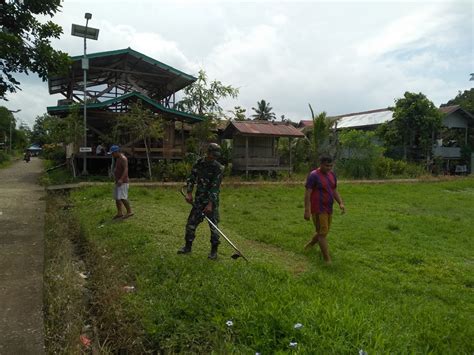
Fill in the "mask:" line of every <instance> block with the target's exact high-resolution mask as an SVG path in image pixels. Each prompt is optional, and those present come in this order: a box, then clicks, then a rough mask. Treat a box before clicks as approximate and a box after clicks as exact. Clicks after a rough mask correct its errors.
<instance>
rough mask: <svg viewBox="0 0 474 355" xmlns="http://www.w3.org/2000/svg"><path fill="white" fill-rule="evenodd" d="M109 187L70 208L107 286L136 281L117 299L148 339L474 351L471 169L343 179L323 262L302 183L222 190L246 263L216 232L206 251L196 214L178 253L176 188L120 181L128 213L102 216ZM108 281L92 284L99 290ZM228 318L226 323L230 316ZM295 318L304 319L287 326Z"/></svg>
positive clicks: (224, 211) (155, 345) (82, 196)
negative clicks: (370, 180) (431, 176)
mask: <svg viewBox="0 0 474 355" xmlns="http://www.w3.org/2000/svg"><path fill="white" fill-rule="evenodd" d="M111 188H112V186H110V187H104V186H102V187H94V188H88V189H84V190H80V191H76V192H74V193H73V195H72V198H73V200H74V204H75V208H74V213H75V214H76V215H77V216H78V217H79V219H80V221H81V224H82V226H83V229H84V234H85V236H86V238H87V240H88V241H89V242H90V244H91V245H93V246H94V248H96V250H97V251H98V252H97V256H96V258H98V259H101V260H105V261H106V262H107V265H108V268H109V269H111V270H112V274H113V275H115V277H116V279H117V286H116V289H117V288H118V289H120V287H122V286H124V285H134V286H136V290H137V291H136V292H134V293H125V292H122V293H119V294H118V296H116V297H117V300H116V304H118V305H119V306H120V307H122V308H123V309H125V310H126V314H127V317H131V318H132V320H133V321H134V322H137V321H138V324H140V325H141V327H142V328H143V329H142V330H141V333H140V334H141V337H142V340H143V343H144V344H146V347H147V348H149V349H161V350H164V351H165V352H191V353H210V352H213V353H216V354H222V353H231V352H233V353H248V354H254V353H255V352H261V353H262V354H278V353H288V352H292V351H293V352H300V353H305V354H328V353H334V354H344V353H348V354H355V353H357V352H358V351H359V349H364V350H365V351H367V352H368V353H369V354H375V353H377V354H381V353H422V354H426V353H434V354H438V353H439V354H441V353H449V354H472V352H473V351H474V346H473V342H472V339H474V330H473V324H474V322H473V321H474V319H473V314H474V306H473V304H474V289H473V287H474V276H473V275H474V272H473V271H474V267H473V265H474V264H473V263H474V257H473V250H474V245H473V244H474V242H473V236H474V233H473V231H474V219H473V217H472V216H473V215H474V180H473V179H463V180H456V181H452V182H439V183H416V184H383V185H348V184H342V185H341V186H340V192H341V194H342V196H343V198H344V200H345V204H346V208H347V214H346V215H340V214H338V213H336V214H335V215H334V218H333V226H332V229H331V232H330V235H329V243H330V251H331V254H332V256H333V264H332V265H330V266H327V265H325V264H324V263H323V262H322V260H321V258H320V255H319V251H317V250H316V249H314V250H311V251H310V252H307V253H305V252H303V251H302V249H303V246H304V244H305V243H306V242H307V241H308V240H309V239H310V238H311V235H312V233H313V227H312V225H311V223H310V222H306V221H305V220H304V219H303V203H302V199H303V193H304V189H303V187H294V186H293V187H287V186H264V187H240V188H231V187H226V188H224V189H223V190H222V194H221V210H220V212H221V219H222V221H221V224H220V227H221V228H222V230H223V231H224V232H225V233H226V234H227V235H228V236H229V237H230V238H231V239H232V240H233V241H234V242H235V243H236V244H237V245H238V246H239V247H240V248H241V249H242V251H243V252H244V253H245V255H246V256H247V257H248V258H249V259H250V263H248V264H247V263H246V262H245V261H244V260H242V259H239V260H237V261H234V260H232V259H230V258H229V257H228V256H230V255H231V254H232V250H231V249H230V248H229V247H228V246H227V245H226V244H225V243H224V241H223V243H222V244H221V248H220V254H219V260H218V261H217V262H211V261H208V260H207V258H206V256H207V252H208V250H209V235H208V234H209V232H208V227H207V226H206V225H204V224H202V225H201V226H200V228H199V229H198V237H197V240H196V242H195V247H194V249H193V253H192V254H191V255H187V256H178V255H176V250H177V249H178V248H179V247H180V246H181V245H182V243H183V232H184V226H185V222H186V217H187V214H188V212H189V206H188V205H186V204H185V203H184V202H183V200H182V198H181V197H180V195H179V194H178V192H177V191H176V190H174V189H143V188H141V189H139V188H134V187H133V186H132V187H131V190H130V196H131V203H132V206H133V208H134V210H135V214H136V215H135V216H134V217H133V218H131V219H128V220H125V221H121V222H117V223H111V222H110V218H111V217H112V216H113V215H114V213H115V207H114V202H113V201H112V199H111ZM108 287H109V286H108ZM106 294H107V290H102V296H101V297H107V296H106ZM99 303H100V300H99ZM99 307H100V305H99ZM102 312H103V314H109V315H110V314H112V313H114V312H115V313H116V311H114V312H112V311H110V312H108V311H107V310H106V309H103V310H102ZM119 313H120V312H119ZM120 314H122V313H120ZM122 317H123V314H122V315H120V317H119V318H120V319H114V317H113V316H109V318H107V321H108V322H109V323H108V325H107V326H106V327H104V328H106V329H104V330H103V333H102V337H103V338H104V337H108V340H109V341H110V346H111V347H112V348H113V344H112V343H113V341H114V334H115V333H114V322H118V323H122V324H123V322H124V320H123V319H122ZM104 319H105V318H104ZM99 320H100V319H99ZM227 320H232V321H233V322H234V325H233V326H232V327H231V328H229V327H227V326H226V321H227ZM295 323H302V324H303V328H302V329H300V330H295V329H294V328H293V327H294V324H295ZM290 341H296V342H298V346H297V348H296V349H293V350H292V349H290V348H289V346H288V345H289V342H290ZM120 346H121V347H122V348H123V347H124V346H125V347H127V345H124V344H123V342H122V343H121V345H120ZM132 347H133V346H132V344H130V348H132Z"/></svg>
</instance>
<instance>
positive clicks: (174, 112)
mask: <svg viewBox="0 0 474 355" xmlns="http://www.w3.org/2000/svg"><path fill="white" fill-rule="evenodd" d="M131 97H136V98H138V99H140V100H142V101H144V102H146V103H148V104H149V105H151V106H152V107H154V108H155V109H157V110H158V111H162V112H166V113H169V114H172V115H176V116H180V117H183V118H185V119H187V121H190V122H193V123H194V122H201V121H202V120H203V118H202V117H200V116H197V115H193V114H191V113H187V112H183V111H178V110H174V109H171V108H167V107H164V106H163V105H161V104H160V103H158V102H157V101H155V100H152V99H150V98H149V97H147V96H145V95H142V94H140V93H139V92H136V91H134V92H130V93H128V94H125V95H122V96H118V97H116V98H113V99H110V100H106V101H103V102H96V103H91V104H87V108H88V109H101V108H106V107H108V106H110V105H113V104H116V103H118V102H121V101H123V100H126V99H129V98H131ZM72 106H73V105H62V106H48V107H47V108H46V109H47V111H48V113H55V112H69V111H70V110H71V107H72ZM78 106H79V107H80V108H81V109H82V108H83V107H84V106H83V105H82V104H79V105H78Z"/></svg>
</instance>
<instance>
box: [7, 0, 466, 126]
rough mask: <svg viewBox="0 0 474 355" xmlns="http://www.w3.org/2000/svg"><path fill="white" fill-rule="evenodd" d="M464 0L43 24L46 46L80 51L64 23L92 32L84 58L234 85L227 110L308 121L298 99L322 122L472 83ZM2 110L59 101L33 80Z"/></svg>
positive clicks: (132, 15) (185, 0) (133, 9)
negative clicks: (129, 59) (138, 55)
mask: <svg viewBox="0 0 474 355" xmlns="http://www.w3.org/2000/svg"><path fill="white" fill-rule="evenodd" d="M473 4H474V3H473V2H471V1H411V2H408V1H391V2H388V1H366V2H360V1H344V2H335V1H270V0H261V1H237V0H228V1H222V0H221V1H198V0H174V1H156V0H155V1H148V0H147V1H144V0H139V1H138V0H100V1H99V0H80V1H76V0H65V1H64V2H63V8H62V11H61V13H58V14H57V15H56V16H55V17H54V18H53V20H54V21H55V22H56V23H58V24H60V25H61V26H63V29H64V34H63V36H62V37H61V39H60V40H55V41H54V42H53V44H54V46H55V47H56V48H57V49H60V50H62V51H65V52H68V53H69V54H70V55H80V54H82V50H83V49H82V40H81V39H80V38H78V37H72V36H71V35H70V31H71V24H72V23H78V24H82V25H84V24H85V19H84V13H85V12H90V13H92V16H93V17H92V20H91V21H90V22H89V26H91V27H96V28H99V29H100V34H99V40H98V41H88V52H89V53H91V52H100V51H108V50H114V49H122V48H126V47H131V48H133V49H134V50H137V51H139V52H142V53H144V54H146V55H148V56H151V57H153V58H155V59H157V60H159V61H161V62H164V63H166V64H168V65H171V66H173V67H175V68H177V69H180V70H182V71H184V72H186V73H189V74H191V75H196V74H197V72H198V70H199V69H200V68H202V69H204V70H205V71H206V72H207V73H208V76H209V78H211V79H218V80H220V81H222V82H223V83H224V84H230V85H233V86H234V87H238V88H239V89H240V95H239V97H238V99H236V100H229V101H225V102H223V103H222V104H223V106H224V107H225V108H226V109H232V108H233V107H234V106H236V105H240V106H242V107H244V108H246V109H247V113H248V114H251V113H252V110H251V107H252V106H256V102H257V101H258V100H261V99H265V100H266V101H269V102H270V104H271V106H272V107H273V110H274V112H275V113H276V115H277V117H280V116H281V115H285V117H286V118H289V119H291V120H292V121H299V120H301V119H308V117H309V109H308V103H311V105H312V106H313V108H314V109H315V111H317V112H321V111H326V112H327V113H328V114H329V115H338V114H343V113H350V112H357V111H365V110H371V109H377V108H383V107H387V106H389V105H392V104H393V102H394V99H396V98H398V97H401V96H402V95H403V93H404V92H405V91H413V92H423V93H424V94H425V95H427V96H428V98H429V99H430V100H432V101H433V102H434V103H435V104H436V105H440V104H442V103H444V102H446V101H448V100H449V99H451V98H453V97H454V96H456V94H457V92H458V91H459V90H461V91H462V90H466V89H469V88H471V87H472V86H473V85H474V81H469V77H470V76H469V74H470V73H472V72H474V48H473V43H474V25H473V18H474V5H473ZM19 79H20V81H21V83H22V85H21V86H22V89H23V90H22V91H21V92H18V93H17V94H13V95H9V96H8V99H9V101H8V102H0V105H4V106H7V107H8V108H9V109H12V110H13V109H21V110H22V111H21V112H19V113H18V114H17V115H16V117H17V118H19V119H20V120H22V121H23V122H25V123H27V124H29V125H32V123H33V122H34V120H35V117H36V116H38V115H41V114H43V113H44V112H45V110H46V106H53V105H56V102H57V100H58V99H61V98H62V97H61V95H55V96H51V95H49V94H48V89H47V84H46V83H43V82H42V81H41V80H39V79H38V78H37V77H36V76H35V75H34V74H32V75H30V76H28V77H23V76H22V77H19Z"/></svg>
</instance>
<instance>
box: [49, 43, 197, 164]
mask: <svg viewBox="0 0 474 355" xmlns="http://www.w3.org/2000/svg"><path fill="white" fill-rule="evenodd" d="M87 57H88V59H89V69H88V70H87V79H86V100H87V101H86V110H87V115H86V118H87V120H86V121H87V145H88V146H89V147H91V148H92V152H91V153H85V154H87V159H88V160H90V161H91V162H90V164H91V166H94V165H101V164H102V165H103V161H104V160H108V159H110V158H109V157H107V156H103V155H96V154H95V149H94V147H95V146H97V145H98V144H99V143H102V144H104V143H106V145H110V144H120V145H121V147H122V149H123V151H125V152H126V154H127V155H128V156H129V159H130V160H131V161H132V163H133V161H136V160H141V159H144V158H145V146H144V143H143V142H141V141H140V140H134V139H132V138H131V137H128V136H127V134H124V135H123V136H122V137H120V141H117V142H116V141H114V142H112V141H110V142H104V137H108V136H110V133H111V132H112V130H113V126H114V124H115V122H116V118H117V116H119V115H123V114H126V113H127V112H129V111H130V107H131V105H132V104H133V103H136V102H138V101H140V102H141V104H142V105H143V107H144V108H146V109H148V110H150V111H151V112H152V113H153V114H154V115H156V116H157V117H158V116H159V117H160V118H162V119H163V120H165V122H166V124H165V127H164V136H163V138H162V139H159V140H156V141H153V142H152V143H151V159H155V160H156V159H167V160H171V159H182V158H183V156H184V154H185V152H186V149H185V144H184V143H185V134H186V133H185V132H184V130H183V129H182V127H183V126H184V125H183V124H184V123H186V124H191V125H192V124H194V123H196V122H200V121H202V118H201V117H199V116H196V115H193V114H189V113H186V112H182V111H179V110H176V109H175V108H174V105H175V94H176V92H177V91H179V90H181V89H183V88H185V87H186V86H188V85H190V84H192V83H193V82H194V81H195V80H196V78H195V77H193V76H191V75H188V74H185V73H183V72H181V71H179V70H177V69H175V68H173V67H170V66H169V65H166V64H164V63H162V62H159V61H157V60H155V59H153V58H150V57H148V56H146V55H144V54H142V53H139V52H137V51H134V50H133V49H131V48H126V49H121V50H115V51H109V52H99V53H92V54H88V55H87ZM82 58H83V57H82V56H76V57H72V65H71V67H70V69H69V72H68V73H67V74H65V75H62V76H55V77H50V78H49V80H48V86H49V92H50V94H61V95H63V96H64V99H61V100H58V104H57V106H50V107H48V108H47V112H48V113H49V114H51V115H58V116H60V117H65V116H66V115H68V114H69V113H70V112H71V110H72V107H74V105H75V106H79V114H80V115H81V116H83V108H84V99H83V95H84V74H83V70H82V67H81V60H82ZM177 122H179V123H178V124H176V123H177ZM177 126H178V128H177ZM180 127H181V129H180ZM73 154H74V155H75V157H76V158H81V157H82V156H83V154H84V153H80V152H79V147H75V148H74V151H73ZM94 160H97V161H99V162H96V163H94ZM80 161H82V160H81V159H78V162H80ZM100 161H102V163H100ZM79 164H80V163H79Z"/></svg>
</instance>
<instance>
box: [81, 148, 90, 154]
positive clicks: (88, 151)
mask: <svg viewBox="0 0 474 355" xmlns="http://www.w3.org/2000/svg"><path fill="white" fill-rule="evenodd" d="M79 152H81V153H91V152H92V147H79Z"/></svg>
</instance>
